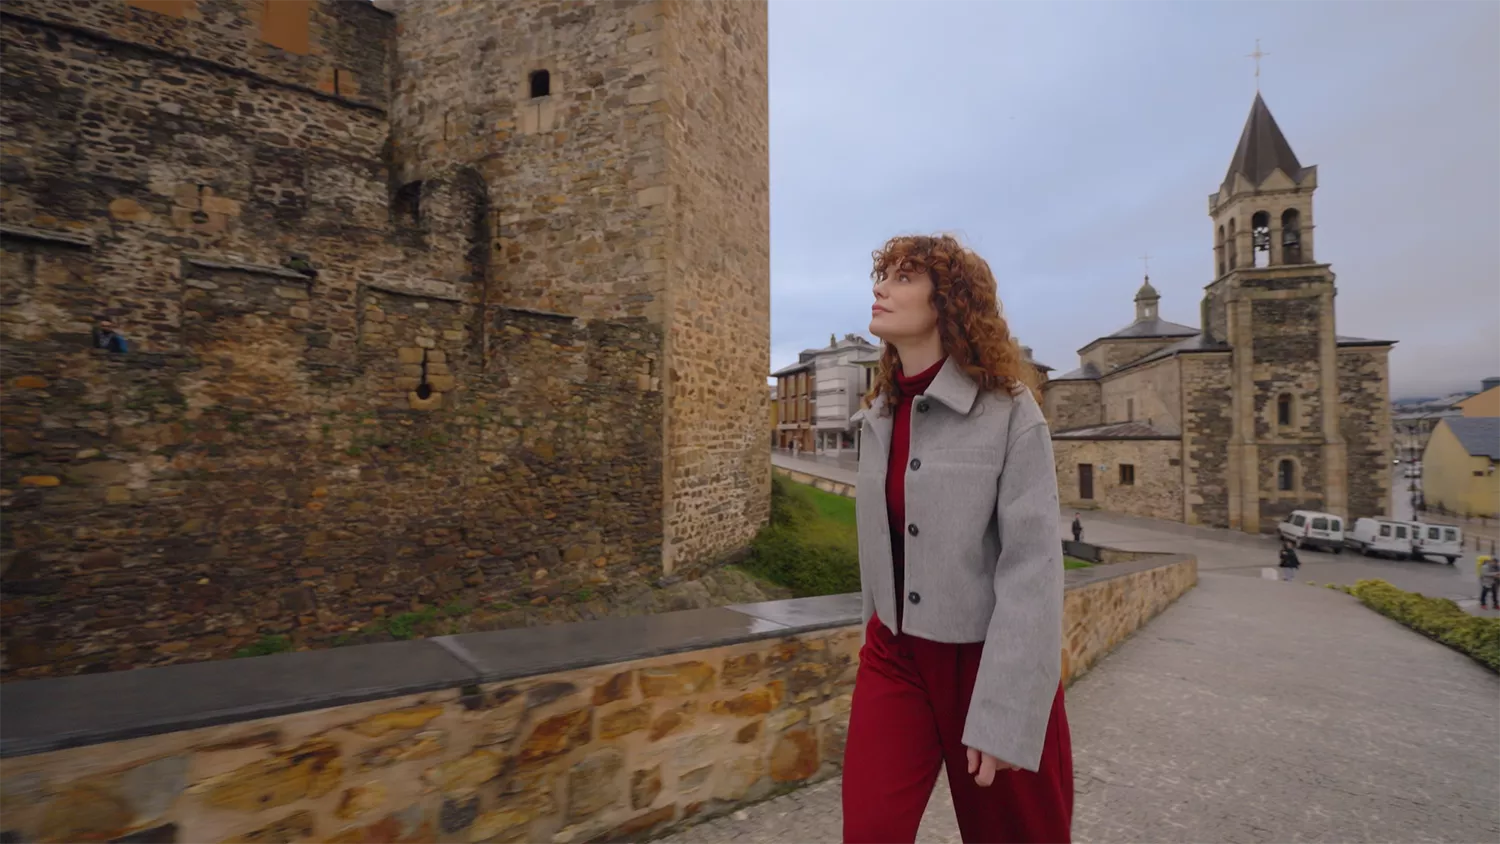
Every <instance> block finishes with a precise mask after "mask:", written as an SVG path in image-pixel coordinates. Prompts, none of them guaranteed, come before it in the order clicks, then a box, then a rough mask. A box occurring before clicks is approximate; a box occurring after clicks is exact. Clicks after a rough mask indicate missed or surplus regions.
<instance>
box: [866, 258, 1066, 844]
mask: <svg viewBox="0 0 1500 844" xmlns="http://www.w3.org/2000/svg"><path fill="white" fill-rule="evenodd" d="M874 259H875V260H874V270H873V272H872V278H873V279H874V282H875V285H874V296H875V301H874V305H873V307H872V309H871V320H870V332H871V333H872V334H874V335H876V336H877V337H879V338H881V340H883V341H884V346H885V348H884V351H883V352H882V355H881V359H880V368H879V372H878V374H877V376H876V384H875V387H874V389H873V390H872V391H871V396H870V398H871V406H870V408H869V409H868V410H866V411H863V412H862V414H861V416H862V417H863V422H862V424H863V433H862V436H863V437H864V442H866V443H867V444H870V446H872V447H867V448H865V449H864V451H863V453H862V454H861V456H860V464H859V488H858V495H857V497H856V499H855V507H856V512H857V521H858V529H859V558H860V580H861V583H862V586H863V591H864V618H865V622H866V628H865V644H864V647H863V649H862V650H861V652H860V666H859V673H858V676H857V678H856V680H855V686H854V702H853V709H852V712H851V713H850V721H849V734H848V743H847V748H846V751H845V756H844V782H843V803H844V840H845V841H847V842H908V841H913V840H914V839H915V838H916V834H917V827H918V824H919V823H920V821H921V818H922V813H923V810H924V809H925V808H926V806H927V800H928V797H929V796H930V795H931V793H932V789H933V786H934V784H935V783H936V781H937V775H938V771H939V770H940V769H941V768H942V767H944V766H946V768H947V773H948V784H949V787H950V789H951V790H952V792H953V803H954V807H955V809H956V810H957V814H958V825H959V830H960V832H961V833H962V835H963V839H964V841H966V842H1010V841H1016V842H1057V841H1068V840H1069V839H1070V837H1071V828H1072V816H1073V757H1072V747H1071V745H1070V742H1069V736H1068V722H1067V716H1066V714H1065V713H1064V711H1063V692H1062V684H1061V670H1062V666H1061V648H1062V584H1063V561H1062V548H1061V544H1062V543H1061V535H1060V533H1059V530H1058V528H1059V525H1058V501H1057V476H1056V471H1055V469H1054V467H1053V462H1052V441H1051V435H1050V432H1049V431H1048V428H1047V425H1046V422H1045V421H1044V420H1043V418H1042V412H1041V409H1040V408H1039V407H1038V405H1037V402H1036V397H1035V396H1034V395H1033V390H1034V388H1035V384H1036V380H1037V376H1036V371H1035V369H1034V368H1033V367H1032V366H1031V364H1030V363H1029V362H1028V361H1027V360H1026V359H1025V356H1024V355H1023V354H1022V353H1021V350H1020V347H1019V346H1018V345H1017V344H1016V342H1015V340H1014V339H1013V338H1012V337H1011V336H1010V330H1009V327H1008V326H1007V325H1006V322H1005V319H1004V318H1003V317H1002V316H1001V314H1000V306H999V301H998V298H997V294H996V285H995V278H994V276H993V275H992V274H991V272H990V268H989V265H988V264H987V263H985V261H984V259H982V258H980V257H979V256H978V255H976V254H975V253H974V252H972V251H970V250H968V249H965V248H964V247H963V246H961V245H960V244H959V243H958V242H957V241H956V240H954V239H953V238H951V237H947V236H942V237H898V238H894V239H892V240H891V241H889V242H888V243H886V244H885V246H884V247H883V248H882V249H881V250H880V251H878V252H876V253H875V255H874Z"/></svg>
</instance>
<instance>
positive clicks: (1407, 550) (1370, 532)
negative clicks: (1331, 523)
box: [1348, 519, 1416, 560]
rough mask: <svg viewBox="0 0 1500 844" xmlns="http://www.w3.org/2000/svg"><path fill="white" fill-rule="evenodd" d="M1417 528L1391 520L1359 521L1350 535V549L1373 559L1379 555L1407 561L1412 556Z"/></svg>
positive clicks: (1407, 523)
mask: <svg viewBox="0 0 1500 844" xmlns="http://www.w3.org/2000/svg"><path fill="white" fill-rule="evenodd" d="M1415 533H1416V526H1415V525H1413V524H1411V523H1409V522H1397V521H1392V520H1390V519H1359V520H1357V521H1355V523H1354V530H1353V532H1352V533H1350V535H1349V540H1348V545H1349V547H1350V548H1353V549H1354V550H1356V551H1358V552H1360V553H1361V554H1364V555H1365V556H1366V557H1373V556H1375V555H1377V554H1379V555H1381V556H1386V557H1394V558H1396V559H1400V560H1405V559H1407V558H1409V557H1411V555H1412V542H1413V541H1414V540H1415V537H1414V534H1415Z"/></svg>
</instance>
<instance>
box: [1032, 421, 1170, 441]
mask: <svg viewBox="0 0 1500 844" xmlns="http://www.w3.org/2000/svg"><path fill="white" fill-rule="evenodd" d="M1052 439H1054V440H1176V439H1181V437H1179V436H1176V435H1175V434H1168V433H1167V432H1165V431H1162V430H1160V429H1158V428H1155V427H1153V426H1151V425H1148V424H1146V423H1145V422H1111V423H1110V424H1108V425H1091V426H1089V427H1087V428H1074V429H1073V430H1071V431H1058V432H1057V433H1055V434H1053V435H1052Z"/></svg>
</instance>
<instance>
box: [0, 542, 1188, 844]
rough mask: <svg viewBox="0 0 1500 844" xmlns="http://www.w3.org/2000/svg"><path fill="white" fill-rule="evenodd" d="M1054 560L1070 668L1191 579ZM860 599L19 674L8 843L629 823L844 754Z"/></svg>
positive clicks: (720, 800) (695, 809)
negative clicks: (1063, 593) (1061, 579)
mask: <svg viewBox="0 0 1500 844" xmlns="http://www.w3.org/2000/svg"><path fill="white" fill-rule="evenodd" d="M1196 572H1197V567H1196V561H1194V560H1193V559H1192V558H1191V557H1183V558H1179V557H1172V558H1162V559H1159V560H1155V561H1141V562H1136V563H1125V564H1120V565H1117V566H1108V567H1101V568H1096V569H1080V570H1075V571H1070V572H1068V573H1067V575H1066V578H1067V597H1066V599H1065V608H1066V619H1065V624H1066V638H1065V643H1066V647H1065V649H1064V652H1063V654H1062V661H1063V670H1064V675H1065V676H1068V677H1076V676H1078V675H1080V674H1082V673H1083V671H1085V670H1087V668H1088V667H1089V666H1091V665H1093V664H1094V663H1095V662H1096V661H1097V660H1098V658H1099V657H1100V656H1101V655H1102V654H1103V653H1104V652H1106V651H1107V650H1108V649H1109V648H1110V647H1112V646H1113V645H1114V644H1115V643H1117V642H1119V641H1120V639H1122V638H1123V637H1124V636H1125V635H1127V634H1128V633H1129V632H1131V631H1132V630H1134V629H1136V628H1137V627H1139V626H1140V625H1141V624H1143V623H1145V622H1146V621H1147V620H1148V619H1150V618H1151V617H1152V616H1153V615H1155V614H1156V612H1158V611H1160V610H1161V608H1163V607H1164V606H1166V605H1167V604H1168V603H1170V602H1171V600H1172V599H1173V598H1175V597H1176V596H1177V595H1179V594H1181V592H1182V591H1184V590H1185V589H1187V588H1188V587H1189V586H1191V585H1192V583H1193V582H1195V581H1196ZM859 613H860V600H859V596H858V595H838V596H830V597H827V598H809V599H797V600H789V601H775V602H768V603H761V604H742V605H737V606H734V607H719V608H713V609H702V610H689V611H685V612H676V613H666V614H662V615H656V616H647V617H641V618H625V619H606V620H601V621H593V622H582V623H576V624H564V625H555V626H551V627H542V628H528V629H519V630H505V631H497V632H490V633H471V634H463V635H458V636H447V637H439V638H435V639H427V640H419V641H407V642H396V643H387V644H377V645H362V646H355V647H347V648H340V649H335V650H324V651H306V652H299V653H292V654H280V655H276V656H269V657H258V658H252V659H241V660H229V661H223V662H209V663H198V664H191V665H176V666H168V667H164V668H152V669H139V670H135V671H125V672H116V673H109V674H96V675H85V676H76V677H65V678H56V679H47V680H36V681H28V682H19V683H12V684H8V685H6V686H5V689H4V693H5V695H4V718H3V720H0V756H4V757H6V758H5V760H4V766H3V774H0V839H3V840H5V841H56V842H68V841H84V840H92V841H124V840H128V841H135V842H147V841H150V842H179V841H180V842H218V841H253V842H271V841H302V840H318V841H337V842H374V841H465V842H475V843H476V844H477V842H489V841H494V842H511V841H553V842H573V841H580V842H581V841H594V840H608V839H640V838H644V837H649V836H652V835H654V834H657V833H659V832H663V831H665V830H666V829H668V828H671V827H674V826H678V825H681V824H685V823H692V822H696V821H698V820H701V819H705V818H707V817H711V816H713V815H716V814H721V813H723V812H726V811H729V810H731V809H733V808H734V807H736V806H738V805H742V804H744V803H746V802H750V801H755V800H760V799H763V798H765V797H767V796H770V795H772V794H774V793H776V792H778V791H781V790H786V789H790V788H794V787H797V786H800V785H804V784H806V783H809V782H813V781H816V780H819V779H822V778H825V777H828V776H831V775H833V774H835V773H837V771H838V769H839V766H840V764H841V762H842V755H843V746H844V735H845V729H846V726H847V723H848V712H849V704H850V699H851V692H852V690H853V683H854V676H855V672H856V669H857V663H858V648H859V646H860V644H861V631H860V627H859Z"/></svg>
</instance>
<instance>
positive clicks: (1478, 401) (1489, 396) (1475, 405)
mask: <svg viewBox="0 0 1500 844" xmlns="http://www.w3.org/2000/svg"><path fill="white" fill-rule="evenodd" d="M1480 383H1481V385H1482V388H1481V390H1480V391H1479V392H1478V393H1475V394H1474V395H1472V396H1469V397H1468V398H1466V399H1464V400H1463V401H1461V402H1457V403H1455V404H1454V405H1453V406H1454V407H1455V408H1458V409H1459V410H1460V411H1462V412H1463V415H1464V416H1467V417H1475V416H1481V417H1483V416H1500V377H1497V378H1486V379H1484V381H1482V382H1480Z"/></svg>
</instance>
